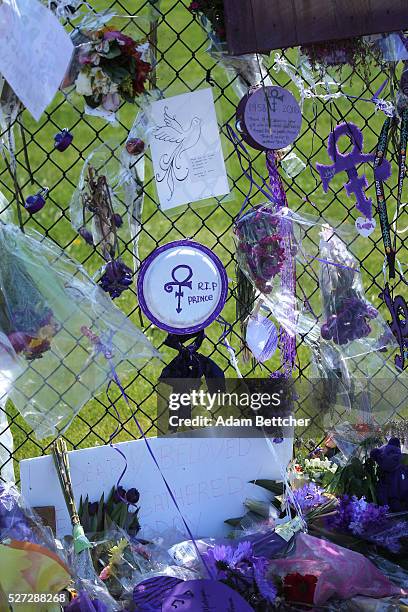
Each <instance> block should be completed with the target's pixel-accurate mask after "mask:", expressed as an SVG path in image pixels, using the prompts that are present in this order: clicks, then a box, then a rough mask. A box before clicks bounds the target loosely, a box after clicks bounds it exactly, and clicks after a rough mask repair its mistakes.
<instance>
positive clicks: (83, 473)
mask: <svg viewBox="0 0 408 612" xmlns="http://www.w3.org/2000/svg"><path fill="white" fill-rule="evenodd" d="M231 435H232V434H231ZM149 442H150V445H151V448H152V450H153V452H154V453H155V456H156V458H157V461H158V463H159V465H160V467H161V469H162V471H163V474H164V476H165V477H166V479H167V481H168V483H169V485H170V487H171V488H172V491H173V493H174V495H175V497H176V499H177V502H178V504H179V506H180V508H181V510H182V512H183V515H184V517H185V519H186V521H187V522H188V524H189V527H190V529H191V531H192V533H193V535H194V536H197V537H200V536H203V537H207V536H225V535H226V534H227V533H228V532H229V528H228V527H227V526H226V525H224V521H225V520H226V519H227V518H231V517H234V516H241V515H242V514H243V513H244V512H243V511H244V506H243V503H244V501H245V499H246V498H247V497H256V498H257V499H267V496H266V497H263V492H262V489H261V488H260V487H256V486H255V485H252V484H249V481H250V480H254V479H259V478H271V479H275V478H276V479H280V478H281V474H282V469H285V468H286V466H287V464H288V462H289V460H290V459H291V457H292V439H285V440H283V442H281V443H280V444H274V450H275V451H276V452H275V453H274V454H272V453H271V451H270V450H269V449H268V446H267V443H266V441H265V439H248V438H244V439H243V438H241V439H238V438H215V437H214V438H195V437H191V438H183V439H181V438H177V437H174V438H170V439H169V438H166V439H165V438H149ZM117 447H118V448H119V449H120V450H121V452H122V453H124V455H125V456H126V459H127V463H128V469H127V472H126V474H125V476H124V478H123V480H122V482H121V485H122V486H124V487H125V488H126V489H128V488H131V487H136V488H137V489H138V490H139V492H140V513H139V517H140V524H141V525H142V533H143V535H144V536H145V537H147V538H149V537H153V536H155V535H158V534H160V533H161V534H163V532H165V531H166V530H169V529H170V530H178V531H179V532H181V533H182V534H184V535H186V533H185V528H184V526H183V524H182V521H181V519H180V516H179V514H178V512H177V510H176V508H175V507H174V504H173V502H172V500H171V497H170V495H169V493H168V491H167V489H166V487H165V485H164V483H163V480H162V478H161V476H160V473H159V472H158V470H157V467H156V466H155V464H154V462H153V460H152V458H151V456H150V455H149V452H148V450H147V448H146V444H145V442H144V440H136V441H132V442H123V443H121V444H118V445H117ZM275 455H276V457H275ZM69 459H70V465H71V476H72V482H73V488H74V493H75V499H76V502H77V503H79V500H80V497H81V495H82V496H84V497H85V496H86V495H89V499H90V500H92V501H97V500H99V498H100V496H101V495H102V492H105V493H106V494H108V493H109V491H110V489H111V488H112V487H113V486H114V485H115V484H116V483H117V480H118V478H119V476H120V474H121V472H122V470H123V467H124V465H123V458H122V457H121V456H120V454H119V453H118V452H116V451H115V450H114V449H113V448H111V447H110V446H99V447H95V448H89V449H84V450H78V451H72V452H70V453H69ZM20 466H21V472H20V473H21V491H22V494H23V496H24V498H25V499H26V501H27V502H28V503H29V504H30V505H31V506H45V505H47V506H55V511H56V526H57V537H62V536H64V535H68V534H71V531H72V528H71V522H70V519H69V514H68V511H67V509H66V506H65V502H64V498H63V495H62V493H61V487H60V483H59V480H58V476H57V472H56V469H55V466H54V462H53V458H52V457H51V456H45V457H38V458H35V459H25V460H23V461H21V462H20Z"/></svg>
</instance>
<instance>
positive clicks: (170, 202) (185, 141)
mask: <svg viewBox="0 0 408 612" xmlns="http://www.w3.org/2000/svg"><path fill="white" fill-rule="evenodd" d="M151 114H152V121H153V125H154V128H153V129H152V133H151V138H150V147H151V152H152V158H153V167H154V173H155V178H156V185H157V191H158V195H159V201H160V206H161V208H162V209H163V210H166V209H169V208H174V207H175V206H181V205H182V204H188V203H189V202H195V201H197V200H204V199H206V198H211V197H215V196H221V195H225V194H227V193H229V186H228V179H227V174H226V171H225V164H224V158H223V154H222V148H221V140H220V135H219V131H218V124H217V116H216V114H215V107H214V100H213V95H212V91H211V89H200V90H198V91H195V92H193V93H186V94H182V95H181V96H175V97H173V98H166V99H165V100H158V101H157V102H154V103H153V104H152V113H151Z"/></svg>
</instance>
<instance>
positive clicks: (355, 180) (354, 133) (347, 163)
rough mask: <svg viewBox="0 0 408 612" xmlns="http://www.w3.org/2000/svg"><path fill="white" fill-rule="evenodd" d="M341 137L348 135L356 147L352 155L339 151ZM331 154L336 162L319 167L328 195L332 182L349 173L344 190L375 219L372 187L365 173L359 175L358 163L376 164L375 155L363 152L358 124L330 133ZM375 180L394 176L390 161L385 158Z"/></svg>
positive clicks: (317, 168)
mask: <svg viewBox="0 0 408 612" xmlns="http://www.w3.org/2000/svg"><path fill="white" fill-rule="evenodd" d="M341 136H348V137H349V138H350V140H351V143H352V145H353V149H352V150H351V152H350V153H340V151H339V150H338V148H337V142H338V140H339V138H341ZM327 152H328V154H329V157H330V158H331V159H332V160H333V162H334V163H333V164H332V165H331V166H324V165H323V164H316V170H317V171H318V173H319V174H320V178H321V179H322V183H323V189H324V191H325V192H327V191H328V189H329V183H330V181H331V180H332V179H333V178H334V176H335V175H336V174H338V173H339V172H347V175H348V178H349V181H348V183H345V184H344V188H345V190H346V192H347V195H348V196H351V195H352V194H354V195H355V197H356V206H357V209H358V210H359V211H360V212H361V213H362V214H363V215H364V216H365V217H366V218H367V219H371V218H372V216H373V213H372V204H373V202H372V200H371V198H367V197H366V195H365V191H364V190H365V188H366V187H368V181H367V179H366V176H365V174H362V175H361V176H358V173H357V167H356V166H358V164H362V163H364V162H365V163H367V162H374V160H375V154H374V153H368V154H366V153H363V134H362V132H361V130H359V128H358V127H357V126H356V125H355V124H354V123H341V124H340V125H337V126H336V127H335V128H334V131H332V132H330V135H329V138H328V141H327ZM374 173H375V178H376V179H378V180H380V181H385V180H387V179H388V178H389V177H390V176H391V164H390V162H389V161H388V160H386V159H383V160H382V162H381V163H380V164H379V165H378V166H377V168H375V170H374Z"/></svg>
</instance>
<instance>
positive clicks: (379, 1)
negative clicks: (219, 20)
mask: <svg viewBox="0 0 408 612" xmlns="http://www.w3.org/2000/svg"><path fill="white" fill-rule="evenodd" d="M224 9H225V23H226V30H227V40H228V50H229V52H230V53H231V54H233V55H241V54H243V53H254V52H257V53H268V52H269V51H271V49H280V48H281V47H293V46H297V45H304V44H308V43H315V42H322V41H325V40H338V39H341V38H350V37H353V36H363V35H367V34H378V33H381V32H392V31H396V30H405V29H407V28H408V11H407V4H406V0H387V2H384V1H383V0H360V1H359V2H350V1H349V0H295V1H294V2H288V0H273V2H272V1H271V0H239V2H237V0H224Z"/></svg>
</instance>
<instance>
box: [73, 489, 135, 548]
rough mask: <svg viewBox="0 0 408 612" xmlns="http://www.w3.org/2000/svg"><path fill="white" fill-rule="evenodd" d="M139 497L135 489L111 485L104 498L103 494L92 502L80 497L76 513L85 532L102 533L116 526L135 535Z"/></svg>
mask: <svg viewBox="0 0 408 612" xmlns="http://www.w3.org/2000/svg"><path fill="white" fill-rule="evenodd" d="M139 499H140V494H139V491H138V490H137V489H135V488H134V487H133V488H131V489H129V490H128V491H126V490H125V489H124V488H123V487H121V486H119V487H113V489H112V490H111V492H110V493H109V496H108V497H107V498H106V499H105V495H104V494H103V495H102V497H101V498H100V500H99V501H94V502H92V501H89V499H88V497H86V498H85V499H84V500H83V499H82V498H81V501H80V505H79V510H78V514H79V518H80V520H81V524H82V526H83V528H84V531H85V533H89V534H92V533H103V532H107V531H108V530H109V529H110V528H111V527H114V526H117V527H119V528H120V529H123V530H124V531H126V533H128V534H129V535H130V536H135V535H136V534H137V533H138V531H139V530H140V524H139V519H138V514H139V507H138V505H137V504H138V502H139Z"/></svg>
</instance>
